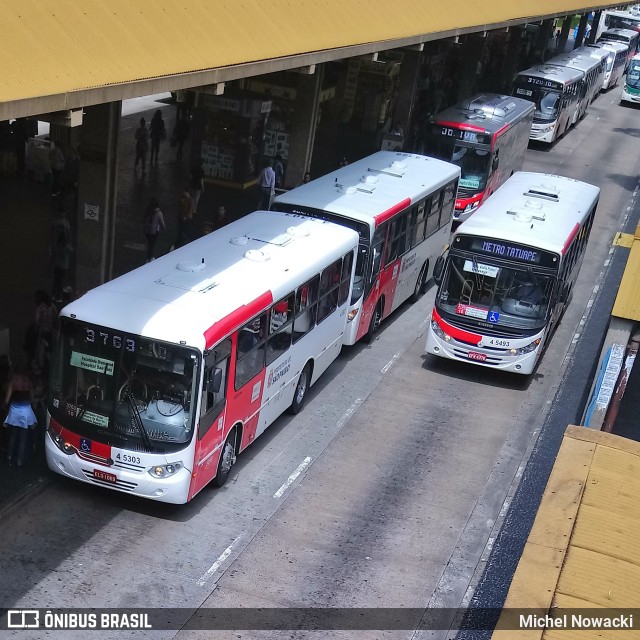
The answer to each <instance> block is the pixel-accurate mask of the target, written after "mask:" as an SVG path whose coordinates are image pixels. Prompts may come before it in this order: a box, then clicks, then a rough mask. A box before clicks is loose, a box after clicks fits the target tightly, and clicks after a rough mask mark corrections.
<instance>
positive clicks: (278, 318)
mask: <svg viewBox="0 0 640 640" xmlns="http://www.w3.org/2000/svg"><path fill="white" fill-rule="evenodd" d="M294 299H295V298H294V295H293V292H291V293H290V294H289V295H287V296H285V297H284V298H282V300H280V301H279V302H276V303H275V304H274V305H273V307H272V308H271V310H270V311H269V339H268V341H267V364H271V363H272V362H273V361H274V360H276V359H277V358H279V357H280V356H281V355H282V354H283V353H284V352H285V351H286V350H287V349H288V348H289V347H290V346H291V333H292V331H293V303H294Z"/></svg>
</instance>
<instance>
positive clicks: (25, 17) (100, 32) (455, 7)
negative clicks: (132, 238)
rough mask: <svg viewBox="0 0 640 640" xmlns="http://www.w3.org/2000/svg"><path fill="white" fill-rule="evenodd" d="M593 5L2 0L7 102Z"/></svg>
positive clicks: (551, 1) (542, 0)
mask: <svg viewBox="0 0 640 640" xmlns="http://www.w3.org/2000/svg"><path fill="white" fill-rule="evenodd" d="M587 6H589V5H586V4H585V2H584V0H535V1H534V0H518V2H513V1H512V0H493V2H476V1H475V0H474V1H471V0H451V1H449V2H425V1H424V0H393V2H390V1H389V0H368V1H367V2H366V3H364V2H357V1H355V0H322V1H318V0H295V1H294V0H269V2H266V1H264V0H262V1H261V0H182V1H181V2H178V1H177V0H81V1H80V0H22V1H17V0H0V15H2V24H3V28H2V38H0V59H1V60H2V63H3V64H2V67H3V71H2V83H0V105H1V104H2V103H6V102H14V101H21V100H29V99H33V98H36V97H41V96H54V95H56V96H57V95H63V94H69V93H72V92H77V91H82V90H86V89H88V88H95V87H106V86H111V85H120V84H123V83H132V82H139V81H141V80H145V79H150V78H162V77H166V76H174V75H179V74H185V73H193V72H197V71H202V70H210V69H216V68H220V67H227V66H233V65H240V64H246V63H255V62H259V61H265V60H273V59H280V58H286V57H288V56H298V55H301V54H314V53H317V52H321V51H326V50H332V49H336V48H342V47H352V46H355V45H359V44H363V43H373V42H385V41H390V42H391V43H393V41H395V40H402V39H403V38H410V37H412V36H421V35H425V34H433V33H436V32H446V31H449V30H457V29H465V28H469V27H474V26H480V27H482V26H487V27H490V26H491V25H495V24H503V23H505V22H508V21H513V20H515V21H520V22H522V21H523V19H526V18H527V17H532V18H538V19H539V18H540V17H543V16H553V15H559V14H564V13H574V12H577V11H579V10H580V9H582V8H586V7H587ZM391 46H393V44H391ZM292 66H295V65H292ZM299 66H301V65H299ZM194 84H195V83H194ZM104 98H105V99H104V100H102V101H103V102H105V101H108V100H110V99H115V97H114V96H113V95H111V94H108V95H105V96H104ZM97 101H99V100H98V99H95V98H94V102H97ZM72 106H73V105H72Z"/></svg>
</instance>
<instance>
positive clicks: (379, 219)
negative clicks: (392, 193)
mask: <svg viewBox="0 0 640 640" xmlns="http://www.w3.org/2000/svg"><path fill="white" fill-rule="evenodd" d="M410 204H411V198H405V199H404V200H403V201H402V202H398V204H396V205H394V206H393V207H391V208H390V209H387V210H386V211H383V212H382V213H379V214H378V215H377V216H374V218H373V219H374V220H375V223H376V227H377V226H378V225H381V224H382V223H383V222H386V221H387V220H388V219H389V218H393V216H395V215H396V214H398V213H400V212H401V211H403V210H404V209H406V208H407V207H408V206H409V205H410Z"/></svg>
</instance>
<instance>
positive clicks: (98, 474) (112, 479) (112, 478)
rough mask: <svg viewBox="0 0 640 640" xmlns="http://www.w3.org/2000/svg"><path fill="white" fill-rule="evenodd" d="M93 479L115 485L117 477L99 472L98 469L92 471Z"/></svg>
mask: <svg viewBox="0 0 640 640" xmlns="http://www.w3.org/2000/svg"><path fill="white" fill-rule="evenodd" d="M93 477H94V478H95V479H96V480H102V481H103V482H110V483H111V484H115V483H116V482H117V481H118V476H116V475H114V474H113V473H106V472H104V471H100V469H94V470H93Z"/></svg>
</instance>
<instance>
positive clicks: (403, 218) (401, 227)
mask: <svg viewBox="0 0 640 640" xmlns="http://www.w3.org/2000/svg"><path fill="white" fill-rule="evenodd" d="M408 215H409V211H405V212H403V213H401V214H400V215H399V216H397V217H396V219H395V220H394V221H393V222H392V223H391V229H390V230H389V253H388V255H387V258H386V259H385V261H384V263H385V266H386V265H388V264H390V263H391V262H393V261H394V260H397V259H398V257H399V256H401V255H402V254H403V253H404V252H405V251H406V238H407V235H406V234H407V222H408Z"/></svg>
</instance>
